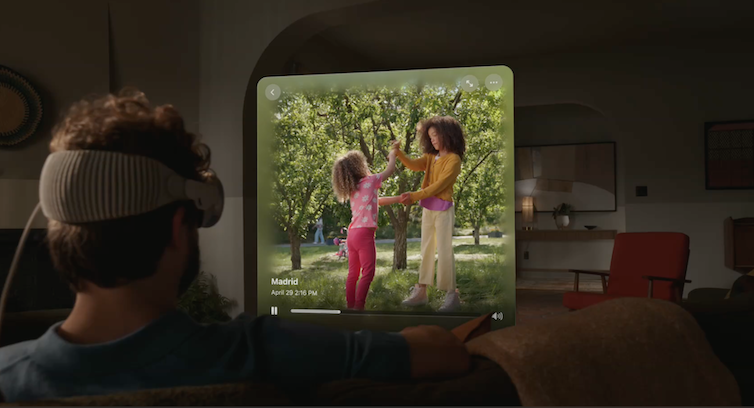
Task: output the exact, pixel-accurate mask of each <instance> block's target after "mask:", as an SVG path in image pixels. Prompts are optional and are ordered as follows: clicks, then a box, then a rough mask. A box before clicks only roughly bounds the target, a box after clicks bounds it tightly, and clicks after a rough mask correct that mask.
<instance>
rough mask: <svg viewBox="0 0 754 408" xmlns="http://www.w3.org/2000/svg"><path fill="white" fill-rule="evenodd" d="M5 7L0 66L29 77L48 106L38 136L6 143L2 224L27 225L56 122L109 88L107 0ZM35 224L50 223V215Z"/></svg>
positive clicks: (1, 155) (1, 154)
mask: <svg viewBox="0 0 754 408" xmlns="http://www.w3.org/2000/svg"><path fill="white" fill-rule="evenodd" d="M0 8H1V9H2V15H3V21H2V23H0V38H3V40H2V45H0V64H2V65H5V66H7V67H8V68H10V69H12V70H14V71H16V72H18V73H19V74H21V75H23V76H25V77H26V78H27V79H28V80H29V82H31V84H32V85H33V86H34V87H35V88H37V90H38V92H39V93H40V96H41V97H42V103H43V105H44V106H43V109H44V117H43V120H42V123H41V124H40V127H39V128H38V130H37V132H36V134H35V135H33V136H31V137H30V138H29V139H27V140H25V141H24V142H22V143H21V144H19V145H16V146H12V147H0V228H23V227H24V226H25V225H26V221H27V219H28V218H29V216H30V215H31V212H32V210H33V209H34V206H35V205H36V204H37V202H38V201H39V193H38V181H37V180H38V179H39V174H40V172H41V171H42V165H43V164H44V160H45V158H46V157H47V154H48V153H49V143H50V138H51V134H50V131H51V129H52V126H53V124H54V122H55V121H56V120H57V119H58V117H59V116H60V115H61V113H62V112H63V111H64V110H65V109H67V108H68V106H69V105H70V104H71V103H73V102H75V101H76V100H78V99H80V98H81V97H82V96H84V95H86V94H88V93H104V92H107V90H108V77H109V70H108V45H107V3H106V2H101V1H97V0H80V1H77V2H66V3H62V2H58V1H52V0H37V1H27V2H21V1H14V2H10V1H8V2H3V4H2V7H0ZM42 9H44V12H41V11H40V10H42ZM34 226H35V227H45V226H46V221H45V220H44V217H41V216H40V217H39V218H38V219H37V220H36V223H35V224H34Z"/></svg>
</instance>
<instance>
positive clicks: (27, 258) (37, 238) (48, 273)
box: [0, 229, 74, 313]
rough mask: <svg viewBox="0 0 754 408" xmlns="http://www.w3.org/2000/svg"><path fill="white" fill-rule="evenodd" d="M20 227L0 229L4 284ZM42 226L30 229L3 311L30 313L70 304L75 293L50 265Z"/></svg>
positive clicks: (64, 306) (21, 231)
mask: <svg viewBox="0 0 754 408" xmlns="http://www.w3.org/2000/svg"><path fill="white" fill-rule="evenodd" d="M22 233H23V230H21V229H0V279H1V280H2V283H1V284H2V285H5V279H6V278H7V276H8V271H9V269H10V264H11V262H12V261H13V255H14V254H15V252H16V247H17V246H18V243H19V240H20V238H21V234H22ZM45 234H46V230H45V229H33V230H31V231H30V233H29V237H28V239H27V241H26V245H25V246H24V252H23V254H22V255H21V262H20V263H19V267H18V271H17V272H16V276H15V278H14V279H13V283H12V286H11V290H10V293H9V297H8V304H7V305H6V312H8V313H14V312H29V311H38V310H49V309H68V308H71V307H73V301H74V295H73V292H72V291H71V289H70V288H69V287H68V284H67V283H66V282H65V281H64V280H63V279H62V278H61V277H60V276H59V274H58V272H57V271H56V270H55V268H54V267H53V265H52V259H51V258H50V254H49V251H48V249H47V245H46V243H45Z"/></svg>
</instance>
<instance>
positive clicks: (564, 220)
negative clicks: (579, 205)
mask: <svg viewBox="0 0 754 408" xmlns="http://www.w3.org/2000/svg"><path fill="white" fill-rule="evenodd" d="M572 209H573V206H572V205H571V204H566V203H562V204H560V205H558V206H557V207H555V208H554V209H553V212H552V218H553V219H555V225H556V226H557V227H558V229H564V228H567V227H568V225H570V224H571V218H570V215H571V210H572Z"/></svg>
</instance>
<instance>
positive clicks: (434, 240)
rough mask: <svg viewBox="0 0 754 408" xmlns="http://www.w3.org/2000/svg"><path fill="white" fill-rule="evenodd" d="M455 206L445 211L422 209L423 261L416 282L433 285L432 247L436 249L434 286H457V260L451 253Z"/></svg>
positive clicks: (446, 288) (442, 288) (451, 287)
mask: <svg viewBox="0 0 754 408" xmlns="http://www.w3.org/2000/svg"><path fill="white" fill-rule="evenodd" d="M455 219H456V213H455V206H453V207H450V208H449V209H447V210H445V211H432V210H428V209H426V208H425V209H424V210H423V211H422V244H421V256H422V262H421V266H419V284H422V285H428V286H433V284H434V280H435V250H436V251H437V288H438V289H440V290H443V291H455V290H456V260H455V256H454V255H453V226H454V225H455Z"/></svg>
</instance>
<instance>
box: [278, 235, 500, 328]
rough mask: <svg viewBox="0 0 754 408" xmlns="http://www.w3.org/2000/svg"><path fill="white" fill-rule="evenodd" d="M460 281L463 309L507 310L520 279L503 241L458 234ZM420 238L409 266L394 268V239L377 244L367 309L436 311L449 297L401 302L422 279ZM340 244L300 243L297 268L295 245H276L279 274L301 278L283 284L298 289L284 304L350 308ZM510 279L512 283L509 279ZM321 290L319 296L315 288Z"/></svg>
mask: <svg viewBox="0 0 754 408" xmlns="http://www.w3.org/2000/svg"><path fill="white" fill-rule="evenodd" d="M453 244H454V253H455V258H456V282H457V285H458V290H459V292H460V294H461V301H462V304H461V310H460V311H464V312H474V313H478V312H490V311H496V310H504V309H505V310H507V309H508V307H509V306H510V305H512V304H513V303H514V301H515V299H514V296H515V283H514V280H513V279H511V278H510V277H507V276H505V274H504V272H503V270H502V262H503V259H504V258H503V257H504V254H503V247H502V240H501V239H495V238H482V239H481V242H480V245H474V240H473V239H472V238H467V239H466V238H464V239H454V240H453ZM420 245H421V243H420V242H409V243H408V268H407V269H406V270H393V244H392V243H388V244H377V268H376V272H375V278H374V280H373V281H372V285H371V286H370V289H369V295H368V296H367V304H366V309H367V310H373V311H411V310H413V311H426V312H429V311H434V310H436V309H437V308H438V307H440V305H442V302H443V300H444V297H445V295H444V293H443V292H441V291H438V290H437V289H435V288H430V292H429V300H430V303H429V305H427V306H423V307H418V308H405V307H403V306H401V302H402V301H403V299H405V298H406V296H408V294H409V289H410V288H412V287H413V286H414V284H416V283H417V281H418V279H419V274H418V270H419V264H420V262H421V257H420V255H419V253H420ZM336 252H337V247H335V246H324V245H323V246H315V247H303V248H301V264H302V269H301V270H298V271H292V270H291V269H290V268H291V261H290V248H287V247H286V248H275V253H274V254H273V255H272V257H271V258H272V259H271V260H272V263H273V269H274V276H276V277H279V278H298V279H299V284H298V286H296V287H281V288H278V289H286V290H288V289H290V290H294V291H296V292H298V293H300V294H301V293H305V294H301V295H299V296H297V295H294V296H293V297H289V296H285V297H280V301H279V304H280V305H281V306H283V307H298V308H326V309H345V308H346V300H345V285H346V283H345V282H346V276H347V274H348V261H347V260H346V259H345V258H344V259H341V260H339V259H338V257H337V256H335V253H336ZM508 282H510V283H508ZM315 292H316V295H314V293H315Z"/></svg>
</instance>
